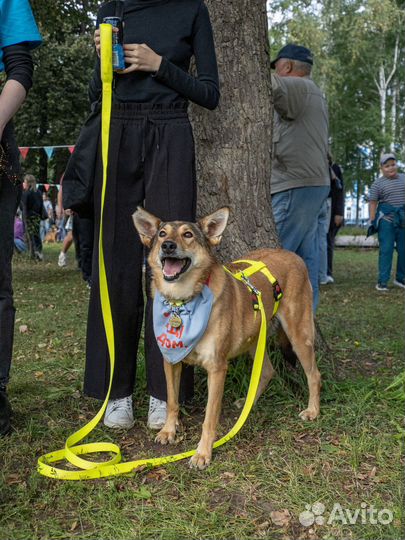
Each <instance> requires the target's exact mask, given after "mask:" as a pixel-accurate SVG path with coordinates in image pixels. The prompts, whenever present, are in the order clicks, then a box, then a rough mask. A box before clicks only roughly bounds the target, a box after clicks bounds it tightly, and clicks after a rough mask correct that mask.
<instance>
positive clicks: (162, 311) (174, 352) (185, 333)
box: [153, 285, 214, 364]
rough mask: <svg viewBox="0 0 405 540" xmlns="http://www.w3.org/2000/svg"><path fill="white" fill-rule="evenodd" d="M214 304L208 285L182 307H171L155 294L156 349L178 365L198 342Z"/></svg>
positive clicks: (159, 295) (158, 294)
mask: <svg viewBox="0 0 405 540" xmlns="http://www.w3.org/2000/svg"><path fill="white" fill-rule="evenodd" d="M213 301H214V295H213V294H212V291H211V289H210V288H209V287H207V285H204V287H203V290H202V291H201V293H200V294H199V295H198V296H196V297H195V298H193V299H192V300H190V302H187V303H186V304H183V305H181V306H175V305H173V304H171V303H170V302H168V301H167V300H166V299H165V298H164V297H163V296H162V295H161V294H160V293H159V292H158V291H156V294H155V298H154V300H153V329H154V331H155V337H156V341H157V344H158V346H159V349H160V351H161V353H162V354H163V356H164V357H165V358H166V359H167V360H168V362H170V363H171V364H177V363H178V362H181V361H182V360H183V359H184V358H185V357H186V356H187V355H188V354H189V353H190V352H191V351H192V350H193V349H194V347H195V346H196V345H197V343H198V342H199V341H200V339H201V338H202V336H203V335H204V332H205V330H206V329H207V325H208V321H209V318H210V315H211V310H212V303H213ZM170 321H172V324H171V323H170Z"/></svg>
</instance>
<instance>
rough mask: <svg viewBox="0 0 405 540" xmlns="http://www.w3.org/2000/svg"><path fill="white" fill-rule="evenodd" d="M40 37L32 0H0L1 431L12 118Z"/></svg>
mask: <svg viewBox="0 0 405 540" xmlns="http://www.w3.org/2000/svg"><path fill="white" fill-rule="evenodd" d="M40 43H41V36H40V34H39V32H38V28H37V25H36V23H35V19H34V17H33V14H32V11H31V7H30V5H29V3H28V0H0V71H5V72H6V82H5V83H4V84H3V85H2V89H1V94H0V141H1V148H0V153H1V156H0V436H1V435H5V434H6V433H7V432H8V431H10V428H11V412H12V411H11V406H10V402H9V399H8V395H7V392H6V388H7V384H8V382H9V377H10V367H11V358H12V350H13V334H14V318H15V308H14V302H13V288H12V267H11V261H12V256H13V252H14V219H15V215H16V211H17V207H18V204H19V201H20V197H21V176H20V175H21V170H20V165H19V152H18V147H17V144H16V142H15V139H14V132H13V126H12V123H11V120H12V118H13V116H14V115H15V113H16V112H17V111H18V109H19V108H20V106H21V105H22V103H23V102H24V100H25V98H26V96H27V92H28V91H29V89H30V88H31V86H32V73H33V63H32V59H31V54H30V49H32V48H34V47H37V46H38V45H39V44H40Z"/></svg>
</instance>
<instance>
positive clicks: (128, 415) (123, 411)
mask: <svg viewBox="0 0 405 540" xmlns="http://www.w3.org/2000/svg"><path fill="white" fill-rule="evenodd" d="M134 423H135V422H134V412H133V410H132V396H127V397H124V398H121V399H110V400H109V402H108V403H107V408H106V410H105V414H104V425H106V426H107V427H110V428H116V429H129V428H131V427H132V426H133V425H134Z"/></svg>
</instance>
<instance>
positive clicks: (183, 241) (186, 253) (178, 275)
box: [133, 207, 229, 298]
mask: <svg viewBox="0 0 405 540" xmlns="http://www.w3.org/2000/svg"><path fill="white" fill-rule="evenodd" d="M228 217H229V208H227V207H224V208H220V209H219V210H217V211H216V212H214V213H212V214H210V215H209V216H206V217H204V218H202V219H200V220H199V221H198V222H197V223H190V222H187V221H168V222H163V221H161V220H160V219H159V218H158V217H156V216H154V215H152V214H150V213H149V212H147V211H146V210H144V209H143V208H140V207H138V210H137V211H136V212H135V213H134V214H133V220H134V224H135V227H136V230H137V231H138V233H139V236H140V238H141V241H142V243H143V244H144V245H145V246H146V247H148V248H149V249H150V254H149V257H148V262H149V265H150V267H151V269H152V273H153V276H154V280H155V285H156V287H157V288H158V290H159V291H160V292H161V293H162V294H164V295H165V296H170V297H172V298H174V297H176V296H177V295H178V294H180V293H181V294H180V297H182V298H184V297H185V296H187V297H191V296H193V295H194V294H196V292H198V289H199V288H201V286H202V285H201V282H202V281H204V280H205V279H206V278H207V276H208V274H209V269H210V267H211V266H212V264H213V262H214V260H215V259H214V258H213V256H212V253H211V247H212V246H216V245H218V244H219V243H220V241H221V237H222V233H223V232H224V229H225V227H226V225H227V222H228Z"/></svg>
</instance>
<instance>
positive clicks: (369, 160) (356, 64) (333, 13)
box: [270, 0, 405, 192]
mask: <svg viewBox="0 0 405 540" xmlns="http://www.w3.org/2000/svg"><path fill="white" fill-rule="evenodd" d="M271 9H272V11H273V10H274V11H277V10H281V13H282V14H283V16H282V19H281V21H280V22H273V24H272V26H271V29H270V41H271V49H272V54H273V56H274V55H275V53H276V52H277V50H278V49H279V48H280V47H281V46H282V45H284V44H285V43H286V42H296V43H301V44H303V45H305V46H307V47H309V48H310V49H312V50H313V52H314V54H315V66H314V72H313V76H314V79H315V80H316V81H317V83H318V84H319V85H320V86H321V88H322V89H323V90H324V91H325V93H326V95H327V98H328V103H329V113H330V138H331V151H332V155H333V156H334V159H335V160H336V161H337V162H339V163H340V164H341V165H343V167H344V170H345V180H346V185H347V187H348V188H349V189H351V188H353V187H354V186H355V185H356V184H357V183H359V188H360V192H362V191H363V189H364V186H365V185H370V184H371V182H372V181H373V180H374V178H375V176H376V175H377V174H378V168H379V159H378V158H379V155H380V151H381V150H382V149H389V148H390V147H391V146H393V147H394V148H397V149H398V150H402V140H403V125H402V124H401V123H399V122H397V124H396V126H394V127H393V125H392V118H391V113H392V108H393V103H394V102H393V95H394V89H397V91H398V94H397V99H396V107H395V110H396V117H397V118H398V119H399V118H402V117H403V115H404V112H405V107H404V99H403V92H404V85H403V84H400V81H401V80H404V76H405V67H404V65H403V63H402V64H401V63H399V64H398V67H397V70H396V72H395V74H394V76H393V78H392V80H391V83H390V86H389V88H388V91H387V96H386V97H387V103H386V115H387V116H386V122H385V126H384V127H385V134H384V133H383V130H382V127H381V104H380V97H379V93H378V88H377V84H376V83H377V82H378V81H379V73H380V70H381V69H383V70H384V74H385V77H386V78H388V76H389V74H390V72H391V70H392V67H393V59H394V49H395V41H396V39H397V37H398V36H400V29H401V28H402V25H403V22H404V11H403V8H401V7H399V6H398V4H397V3H396V2H395V1H394V0H383V1H382V2H381V1H377V0H367V1H366V2H364V1H363V0H326V1H325V2H323V3H322V5H321V4H320V3H317V2H314V1H309V2H300V1H296V0H290V1H288V0H286V1H282V2H278V3H272V4H271ZM403 49H404V43H403V40H402V41H401V40H400V54H401V52H403Z"/></svg>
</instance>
